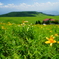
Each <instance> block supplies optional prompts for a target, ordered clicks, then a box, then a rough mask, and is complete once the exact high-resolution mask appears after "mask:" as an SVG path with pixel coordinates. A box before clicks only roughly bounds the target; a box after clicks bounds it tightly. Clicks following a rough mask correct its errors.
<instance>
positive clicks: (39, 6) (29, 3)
mask: <svg viewBox="0 0 59 59" xmlns="http://www.w3.org/2000/svg"><path fill="white" fill-rule="evenodd" d="M12 11H40V12H41V11H59V0H0V14H4V13H8V12H12Z"/></svg>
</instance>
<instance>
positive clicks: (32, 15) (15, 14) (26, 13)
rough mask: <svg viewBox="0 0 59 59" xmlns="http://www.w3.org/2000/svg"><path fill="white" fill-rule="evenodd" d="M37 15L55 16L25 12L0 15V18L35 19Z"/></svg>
mask: <svg viewBox="0 0 59 59" xmlns="http://www.w3.org/2000/svg"><path fill="white" fill-rule="evenodd" d="M37 15H38V16H41V15H48V16H54V15H49V14H44V13H42V12H36V11H23V12H10V13H7V14H3V15H0V17H35V16H37Z"/></svg>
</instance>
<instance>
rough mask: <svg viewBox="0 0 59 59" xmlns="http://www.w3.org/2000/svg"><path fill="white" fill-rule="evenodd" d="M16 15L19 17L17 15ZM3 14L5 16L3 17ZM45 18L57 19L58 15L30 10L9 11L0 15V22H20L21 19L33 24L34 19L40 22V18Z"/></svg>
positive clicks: (58, 18)
mask: <svg viewBox="0 0 59 59" xmlns="http://www.w3.org/2000/svg"><path fill="white" fill-rule="evenodd" d="M17 15H18V16H20V17H18V16H17ZM3 16H7V17H3ZM8 16H9V17H8ZM12 16H15V17H12ZM46 18H52V19H57V20H59V16H53V15H47V14H44V13H42V12H35V11H31V12H11V13H8V14H4V15H0V22H3V23H7V22H11V23H22V21H29V23H33V24H34V23H35V22H36V21H38V20H39V21H41V22H42V20H44V19H46Z"/></svg>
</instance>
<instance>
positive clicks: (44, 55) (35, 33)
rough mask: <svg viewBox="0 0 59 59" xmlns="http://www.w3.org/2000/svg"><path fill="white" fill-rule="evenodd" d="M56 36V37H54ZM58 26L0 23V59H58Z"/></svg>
mask: <svg viewBox="0 0 59 59" xmlns="http://www.w3.org/2000/svg"><path fill="white" fill-rule="evenodd" d="M55 34H58V36H55ZM51 35H53V36H54V37H55V38H54V40H56V41H57V42H58V41H59V25H30V24H12V23H0V59H59V44H58V43H57V42H56V43H53V44H52V46H50V44H46V43H45V42H46V41H47V39H46V37H48V38H49V37H50V36H51Z"/></svg>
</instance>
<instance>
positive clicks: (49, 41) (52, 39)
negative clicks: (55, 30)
mask: <svg viewBox="0 0 59 59" xmlns="http://www.w3.org/2000/svg"><path fill="white" fill-rule="evenodd" d="M46 39H47V40H48V41H46V42H45V43H46V44H48V43H49V44H50V46H52V44H53V43H56V41H55V40H54V37H53V35H52V36H50V38H48V37H46Z"/></svg>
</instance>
